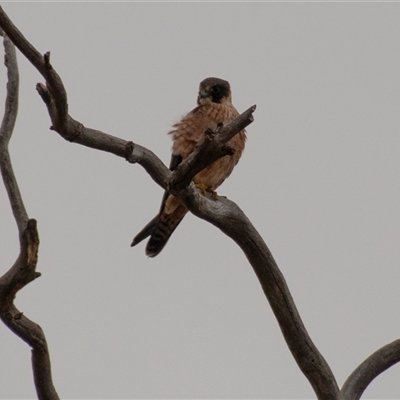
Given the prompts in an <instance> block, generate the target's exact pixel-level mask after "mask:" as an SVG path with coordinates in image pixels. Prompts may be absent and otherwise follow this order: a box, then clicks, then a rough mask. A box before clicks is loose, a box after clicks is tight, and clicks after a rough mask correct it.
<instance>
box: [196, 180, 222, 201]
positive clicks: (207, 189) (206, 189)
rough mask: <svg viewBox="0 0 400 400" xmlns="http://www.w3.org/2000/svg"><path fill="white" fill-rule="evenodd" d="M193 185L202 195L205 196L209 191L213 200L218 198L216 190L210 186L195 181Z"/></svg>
mask: <svg viewBox="0 0 400 400" xmlns="http://www.w3.org/2000/svg"><path fill="white" fill-rule="evenodd" d="M195 186H196V187H197V188H199V189H200V190H201V192H202V193H203V196H207V193H210V194H211V196H212V198H213V199H214V200H218V194H217V192H216V191H215V190H212V189H211V188H210V186H206V185H205V184H204V183H195Z"/></svg>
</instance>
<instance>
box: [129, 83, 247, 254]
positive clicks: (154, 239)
mask: <svg viewBox="0 0 400 400" xmlns="http://www.w3.org/2000/svg"><path fill="white" fill-rule="evenodd" d="M237 116H239V113H238V111H237V110H236V108H235V107H234V106H233V104H232V95H231V88H230V85H229V82H227V81H225V80H223V79H219V78H206V79H204V80H203V81H202V82H200V87H199V94H198V97H197V107H196V108H194V109H193V110H192V111H190V112H189V113H188V114H187V115H186V116H185V117H183V118H182V119H181V120H180V121H179V122H177V123H176V124H175V125H173V129H172V130H171V131H170V132H169V135H171V137H172V141H173V144H172V157H171V163H170V170H171V171H173V170H174V169H175V168H176V167H177V166H178V165H179V164H180V163H181V162H182V161H183V160H185V159H186V158H187V157H188V156H189V154H190V153H192V152H193V151H194V149H195V147H196V145H197V142H198V141H199V140H200V138H201V135H202V134H203V132H204V131H206V130H207V129H211V130H213V131H215V130H216V129H217V127H218V125H220V124H223V125H226V124H227V123H229V122H230V121H232V120H233V119H235V118H236V117H237ZM245 140H246V132H245V130H242V131H240V132H239V133H238V134H237V135H235V136H234V137H233V138H232V139H231V140H230V141H229V142H228V143H227V144H228V145H229V146H230V147H232V148H233V149H234V154H233V155H228V156H224V157H222V158H220V159H218V160H217V161H215V162H214V163H213V164H211V165H210V166H208V167H207V168H205V169H203V170H202V171H200V172H199V173H198V174H197V175H196V176H195V177H194V178H193V181H194V183H195V184H196V186H197V187H199V188H201V189H202V191H203V193H204V192H205V191H210V192H214V191H215V189H216V188H217V187H218V186H219V185H221V183H222V182H223V181H224V180H225V179H226V178H227V177H228V176H229V175H230V174H231V172H232V170H233V168H234V167H235V165H236V164H237V163H238V161H239V159H240V157H241V155H242V152H243V149H244V144H245ZM187 212H188V209H187V208H186V206H185V205H184V204H183V203H182V202H181V200H180V199H179V198H178V197H176V196H173V195H172V194H169V193H168V192H165V193H164V197H163V199H162V202H161V207H160V211H159V213H158V214H157V215H156V216H155V217H154V218H153V219H152V220H151V221H150V222H149V223H148V224H147V225H146V226H145V227H144V228H143V229H142V230H141V231H140V232H139V233H138V234H137V235H136V236H135V238H134V239H133V241H132V244H131V246H135V245H137V244H138V243H140V242H141V241H142V240H144V239H146V238H147V237H149V236H150V239H149V241H148V242H147V245H146V255H147V256H149V257H155V256H156V255H157V254H159V253H160V252H161V250H162V249H163V248H164V246H165V245H166V243H167V241H168V239H169V238H170V236H171V234H172V233H173V232H174V230H175V229H176V227H177V226H178V225H179V223H180V222H181V221H182V219H183V217H184V216H185V214H186V213H187Z"/></svg>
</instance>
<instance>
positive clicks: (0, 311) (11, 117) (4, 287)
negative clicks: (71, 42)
mask: <svg viewBox="0 0 400 400" xmlns="http://www.w3.org/2000/svg"><path fill="white" fill-rule="evenodd" d="M0 33H2V32H0ZM4 49H5V65H6V67H7V76H8V83H7V97H6V106H5V113H4V118H3V121H2V124H1V128H0V169H1V174H2V177H3V181H4V186H5V188H6V191H7V194H8V197H9V200H10V204H11V208H12V210H13V214H14V217H15V221H16V223H17V226H18V232H19V240H20V254H19V256H18V258H17V260H16V261H15V263H14V265H13V266H12V267H11V268H10V269H9V270H8V271H7V272H6V273H5V274H4V275H3V276H2V277H1V278H0V318H1V320H2V321H3V322H4V324H5V325H6V326H8V328H10V330H11V331H12V332H14V333H15V334H16V335H18V336H19V337H20V338H21V339H22V340H24V341H25V342H26V343H28V344H29V345H30V346H31V347H32V369H33V375H34V381H35V387H36V391H37V394H38V397H39V399H46V400H47V399H49V400H50V399H58V398H59V397H58V395H57V392H56V391H55V388H54V386H53V383H52V378H51V368H50V357H49V352H48V349H47V343H46V338H45V335H44V333H43V330H42V329H41V327H40V326H39V325H37V324H36V323H34V322H32V321H31V320H29V319H28V318H27V317H25V316H24V315H23V313H21V312H20V311H18V309H17V308H16V307H15V305H14V298H15V296H16V294H17V292H18V291H19V290H20V289H22V288H23V287H24V286H25V285H27V284H28V283H30V282H32V281H33V280H35V279H36V278H38V277H39V276H40V273H38V272H36V264H37V258H38V250H39V235H38V232H37V228H36V220H34V219H29V218H28V214H27V212H26V209H25V206H24V204H23V201H22V197H21V193H20V191H19V188H18V184H17V181H16V178H15V175H14V172H13V169H12V165H11V160H10V155H9V151H8V143H9V141H10V138H11V135H12V132H13V129H14V125H15V121H16V118H17V112H18V85H19V75H18V65H17V58H16V55H15V47H14V45H13V43H12V42H11V40H10V39H9V38H8V37H7V36H6V35H4Z"/></svg>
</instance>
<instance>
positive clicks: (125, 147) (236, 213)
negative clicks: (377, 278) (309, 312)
mask: <svg viewBox="0 0 400 400" xmlns="http://www.w3.org/2000/svg"><path fill="white" fill-rule="evenodd" d="M5 19H8V17H7V16H6V15H5V14H4V12H3V11H2V10H1V9H0V26H4V29H5V30H6V32H8V31H7V29H8V30H10V32H12V33H11V34H10V37H11V38H12V39H13V40H15V44H16V46H17V47H18V48H19V49H20V50H21V51H22V52H23V53H24V54H25V55H26V56H27V58H28V59H29V60H30V61H31V62H32V64H33V65H34V66H35V67H36V68H37V69H38V70H39V72H40V73H42V75H43V76H44V77H45V79H46V81H47V79H48V71H49V68H47V69H43V67H42V63H41V62H37V59H38V57H37V51H36V50H35V49H34V47H33V46H32V45H31V44H29V43H26V42H27V40H26V39H25V38H24V37H23V36H22V34H21V33H20V32H13V31H14V30H15V29H16V28H15V27H14V26H13V25H12V23H10V22H9V23H7V24H5V25H2V24H3V21H4V20H5ZM27 49H28V50H29V51H28V50H27ZM32 54H33V55H34V56H32ZM48 58H49V55H48V53H47V54H46V55H45V57H44V58H43V59H46V63H47V64H48V65H50V63H49V59H48ZM51 71H52V73H53V75H52V79H53V78H54V79H55V80H57V85H54V86H53V90H50V87H47V86H49V82H48V81H47V86H45V85H43V84H38V85H37V90H38V92H39V94H40V95H41V97H42V99H43V101H44V102H45V103H46V105H47V108H48V112H49V115H50V118H51V120H52V124H53V126H52V129H53V130H55V131H57V132H58V133H59V134H60V135H61V136H62V137H64V138H65V139H67V140H69V141H71V142H75V143H79V144H82V145H85V146H88V147H92V148H96V149H99V150H104V151H108V152H110V153H113V154H115V155H118V156H123V157H125V158H126V159H127V160H128V161H129V162H137V163H138V164H140V165H142V166H143V167H144V168H145V169H146V171H147V172H148V173H149V174H150V175H151V177H152V178H153V180H154V181H156V182H157V183H158V184H159V185H160V186H162V187H163V188H164V189H167V190H170V191H171V192H172V193H174V194H176V195H177V196H179V197H181V198H182V200H183V201H184V202H185V204H186V205H187V206H188V208H189V209H190V210H191V211H192V212H193V213H194V214H195V215H197V216H198V217H200V218H203V219H205V220H207V221H209V222H211V223H212V224H214V225H215V226H217V227H218V228H220V229H221V230H222V231H223V232H224V233H225V234H227V235H228V236H229V237H231V238H232V239H233V240H235V241H236V243H238V245H239V246H240V247H241V248H242V250H243V251H244V252H245V254H246V256H247V258H248V259H249V261H250V263H251V264H252V266H253V268H254V270H255V272H256V274H257V276H258V279H259V280H260V283H261V286H262V287H263V290H264V293H265V294H266V296H267V299H268V300H269V302H270V305H271V307H272V309H273V311H274V313H275V315H276V317H277V319H278V322H279V325H280V327H281V330H282V332H283V334H284V337H285V340H286V342H287V343H288V346H289V349H290V350H291V352H292V354H293V356H294V357H295V359H296V361H297V363H298V365H299V367H300V368H301V370H302V371H303V373H304V374H305V376H306V377H307V379H308V380H309V381H310V383H311V385H312V387H313V389H314V390H315V392H316V394H317V396H318V398H319V399H332V400H333V399H335V400H336V399H340V398H341V395H340V391H339V388H338V386H337V383H336V381H335V378H334V376H333V374H332V372H331V370H330V368H329V366H328V364H327V363H326V361H325V360H324V358H323V357H322V355H321V354H320V353H319V351H318V350H317V348H316V347H315V345H314V344H313V342H312V341H311V339H310V337H309V335H308V333H307V331H306V329H305V327H304V324H303V323H302V321H301V318H300V316H299V313H298V311H297V309H296V307H295V304H294V302H293V299H292V297H291V294H290V292H289V289H288V287H287V285H286V282H285V280H284V278H283V275H282V273H281V272H280V271H279V269H278V267H277V265H276V263H275V261H274V259H273V257H272V255H271V253H270V251H269V249H268V247H267V246H266V244H265V243H264V241H263V240H262V238H261V237H260V235H259V234H258V232H257V231H256V230H255V228H254V227H253V225H252V224H251V222H250V221H249V220H248V219H247V217H246V216H245V215H244V214H243V212H242V211H241V210H240V209H239V207H238V206H237V205H236V204H235V203H233V202H231V201H229V200H227V199H220V200H219V201H216V200H210V199H208V198H206V197H205V196H202V195H200V194H199V192H198V190H196V189H195V187H194V184H193V183H191V179H192V178H193V176H194V175H195V174H196V173H197V172H199V171H201V170H202V169H204V168H205V167H207V166H208V165H210V164H212V163H213V162H214V161H216V160H217V159H218V158H221V157H223V156H225V155H227V154H232V149H230V148H229V147H228V146H226V145H225V144H226V142H227V141H228V140H229V139H230V138H232V137H233V136H234V135H235V134H236V133H238V132H239V131H240V130H241V129H243V128H245V127H246V126H247V125H249V124H250V123H251V122H252V121H253V118H252V114H253V112H254V110H255V106H253V107H251V108H249V109H248V110H247V111H245V112H244V113H243V114H242V115H241V116H239V117H238V118H237V119H235V120H234V121H232V123H230V124H229V125H227V126H226V127H219V128H218V129H217V132H209V131H208V132H205V133H204V134H203V138H202V140H201V141H200V143H199V145H198V148H197V149H196V151H195V152H194V153H193V154H192V156H191V157H188V159H187V160H185V161H184V162H182V163H181V166H180V168H177V170H176V171H174V172H173V173H171V172H170V171H169V170H168V169H167V167H166V166H165V165H164V164H163V163H162V162H161V161H160V160H159V159H158V157H156V156H155V155H154V154H153V153H152V152H151V151H149V150H148V149H146V148H144V147H141V146H139V145H137V144H134V143H132V142H125V141H123V140H122V139H119V138H116V137H114V136H111V135H108V134H105V133H103V132H100V131H97V130H93V129H89V128H85V127H84V126H83V125H82V124H81V123H79V122H77V121H75V120H74V119H72V118H71V117H70V116H69V115H67V116H66V117H65V118H64V119H63V120H62V121H61V120H60V118H59V117H58V115H59V114H60V110H58V107H59V106H60V104H61V105H62V101H61V100H59V101H56V99H62V98H65V101H66V94H65V93H66V91H65V89H64V87H63V84H62V81H61V79H60V77H59V76H58V75H57V74H56V72H55V71H54V70H53V69H51ZM54 87H57V88H61V89H62V92H61V93H57V90H55V89H54ZM64 109H65V107H64V108H63V110H64ZM61 111H62V110H61ZM205 155H206V156H205ZM204 156H205V157H204ZM188 185H189V186H188Z"/></svg>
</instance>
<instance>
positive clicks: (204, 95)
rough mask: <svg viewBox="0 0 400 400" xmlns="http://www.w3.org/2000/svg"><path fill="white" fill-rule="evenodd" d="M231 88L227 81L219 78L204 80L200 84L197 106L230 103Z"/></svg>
mask: <svg viewBox="0 0 400 400" xmlns="http://www.w3.org/2000/svg"><path fill="white" fill-rule="evenodd" d="M231 101H232V97H231V87H230V85H229V82H228V81H224V80H223V79H219V78H206V79H204V80H203V81H201V82H200V87H199V96H198V97H197V104H198V105H199V106H202V105H205V104H210V103H219V104H224V103H231Z"/></svg>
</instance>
